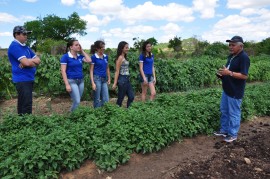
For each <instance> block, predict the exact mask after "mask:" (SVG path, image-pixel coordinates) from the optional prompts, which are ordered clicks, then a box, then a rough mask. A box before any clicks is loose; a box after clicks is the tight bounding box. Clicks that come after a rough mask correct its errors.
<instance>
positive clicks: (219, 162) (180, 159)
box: [0, 97, 270, 179]
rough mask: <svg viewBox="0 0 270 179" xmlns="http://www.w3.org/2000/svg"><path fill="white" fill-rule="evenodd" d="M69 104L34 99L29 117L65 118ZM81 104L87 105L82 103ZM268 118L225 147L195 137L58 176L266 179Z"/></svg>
mask: <svg viewBox="0 0 270 179" xmlns="http://www.w3.org/2000/svg"><path fill="white" fill-rule="evenodd" d="M111 101H112V102H115V101H114V99H112V100H111ZM70 104H71V102H70V99H69V98H65V99H50V98H45V97H44V98H37V99H34V105H33V113H34V114H45V115H46V114H47V115H49V114H52V113H60V114H62V113H65V112H67V111H68V109H69V107H70ZM82 105H86V106H91V102H89V101H84V102H82ZM0 109H1V110H2V111H4V113H5V112H16V100H7V101H2V102H1V103H0ZM269 136H270V117H259V118H257V117H255V118H253V120H252V121H247V122H243V123H242V124H241V129H240V132H239V137H238V140H237V141H235V142H233V143H225V142H223V141H222V138H221V137H215V136H206V135H200V136H197V137H193V138H185V139H183V140H182V141H180V142H174V143H172V144H170V145H169V146H167V147H166V148H164V149H163V150H161V151H159V152H156V153H152V154H137V153H133V154H132V155H131V159H130V160H129V162H127V163H126V164H125V165H120V166H118V168H117V169H116V170H114V171H113V172H105V171H101V170H99V168H97V167H96V165H95V163H94V161H91V160H87V161H85V162H84V163H83V164H82V166H81V167H80V168H79V169H76V170H74V171H72V172H67V171H62V172H61V174H60V175H59V178H61V179H150V178H151V179H159V178H160V179H172V178H179V179H182V178H183V179H197V178H209V179H235V178H237V179H267V178H268V179H269V178H270V138H269Z"/></svg>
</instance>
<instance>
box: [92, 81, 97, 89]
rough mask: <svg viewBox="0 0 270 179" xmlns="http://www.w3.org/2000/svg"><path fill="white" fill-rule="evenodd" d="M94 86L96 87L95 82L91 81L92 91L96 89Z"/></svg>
mask: <svg viewBox="0 0 270 179" xmlns="http://www.w3.org/2000/svg"><path fill="white" fill-rule="evenodd" d="M96 88H97V86H96V84H95V83H93V84H92V89H93V90H94V91H96Z"/></svg>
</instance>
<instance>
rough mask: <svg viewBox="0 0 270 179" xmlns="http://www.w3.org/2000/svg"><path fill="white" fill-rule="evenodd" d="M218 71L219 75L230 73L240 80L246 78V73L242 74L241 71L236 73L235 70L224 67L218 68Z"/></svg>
mask: <svg viewBox="0 0 270 179" xmlns="http://www.w3.org/2000/svg"><path fill="white" fill-rule="evenodd" d="M218 73H219V74H220V75H221V76H225V75H230V76H231V77H232V78H236V79H240V80H246V79H247V78H248V76H247V75H244V74H242V73H237V72H233V71H230V70H229V69H228V68H226V67H223V68H220V69H219V71H218Z"/></svg>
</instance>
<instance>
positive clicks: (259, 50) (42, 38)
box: [24, 12, 270, 58]
mask: <svg viewBox="0 0 270 179" xmlns="http://www.w3.org/2000/svg"><path fill="white" fill-rule="evenodd" d="M86 25H87V22H86V21H85V20H83V19H81V18H80V17H79V15H78V13H76V12H73V13H72V14H71V15H70V16H68V17H67V18H61V17H58V16H56V15H54V14H52V15H47V16H46V17H43V18H41V17H38V18H37V19H36V20H33V21H28V22H25V23H24V26H25V27H26V29H35V30H34V31H33V33H32V34H30V35H29V37H28V42H27V43H28V45H29V46H31V48H32V49H34V50H35V51H38V52H41V53H49V54H61V53H63V52H64V51H65V45H66V42H67V41H68V40H70V39H71V38H72V35H74V34H77V35H79V36H85V35H86V34H87V33H86ZM133 41H134V44H133V47H132V48H131V50H132V51H138V50H140V49H141V45H142V43H143V42H144V41H150V42H151V43H152V45H153V46H154V47H155V46H156V48H154V53H155V55H156V56H157V57H160V58H164V57H166V56H169V57H173V58H181V57H185V56H201V55H212V56H226V55H227V53H228V47H227V44H225V43H222V42H214V43H209V42H208V41H202V40H198V38H197V37H196V36H194V37H191V38H189V39H184V40H182V39H181V37H179V36H177V35H176V36H175V37H174V38H172V39H170V40H169V42H168V43H165V46H164V45H163V46H162V47H163V48H160V47H159V46H160V44H159V43H158V41H157V40H156V39H155V38H154V37H151V38H149V39H140V38H139V37H134V38H133ZM164 49H168V50H164ZM108 50H109V51H110V49H108ZM245 50H246V51H247V52H248V54H249V55H253V56H256V55H258V54H268V55H270V37H268V38H266V39H264V40H262V41H261V42H255V41H248V42H245Z"/></svg>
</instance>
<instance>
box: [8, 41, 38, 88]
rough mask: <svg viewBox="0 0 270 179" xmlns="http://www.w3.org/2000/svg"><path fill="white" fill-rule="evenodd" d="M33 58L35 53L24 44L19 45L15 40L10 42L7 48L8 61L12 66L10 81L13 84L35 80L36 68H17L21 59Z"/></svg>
mask: <svg viewBox="0 0 270 179" xmlns="http://www.w3.org/2000/svg"><path fill="white" fill-rule="evenodd" d="M35 57H36V55H35V53H34V52H33V51H32V50H31V49H30V48H29V47H28V46H26V45H25V44H21V43H20V42H19V41H17V40H14V41H12V42H11V44H10V46H9V48H8V59H9V61H10V63H11V66H12V68H11V71H12V81H13V82H14V83H18V82H27V81H34V80H35V73H36V67H24V68H20V67H19V65H20V60H21V59H23V58H27V59H33V58H35Z"/></svg>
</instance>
